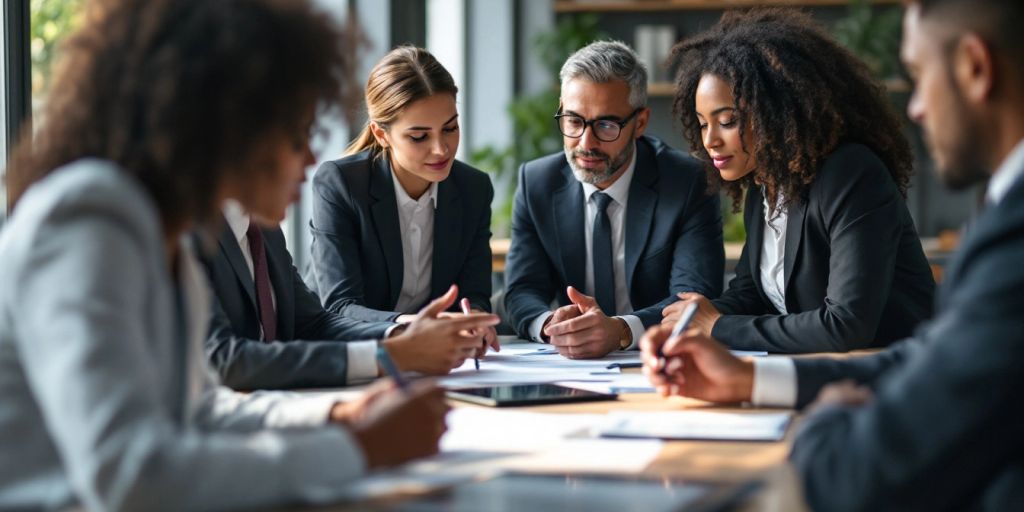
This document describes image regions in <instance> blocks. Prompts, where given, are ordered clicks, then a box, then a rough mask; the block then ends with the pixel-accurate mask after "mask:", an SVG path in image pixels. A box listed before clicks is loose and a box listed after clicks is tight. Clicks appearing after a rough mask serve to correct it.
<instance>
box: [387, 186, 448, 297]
mask: <svg viewBox="0 0 1024 512" xmlns="http://www.w3.org/2000/svg"><path fill="white" fill-rule="evenodd" d="M391 180H392V181H393V182H394V184H395V202H396V203H398V227H399V229H400V230H401V231H402V291H401V292H400V293H399V294H398V302H397V303H395V311H398V312H400V313H416V312H417V311H419V308H421V307H422V306H423V304H424V303H426V302H427V299H429V298H430V278H431V275H432V273H433V272H432V269H431V265H432V264H433V263H434V210H436V209H437V183H431V184H430V187H429V188H427V191H426V192H425V193H424V194H423V195H421V196H420V198H419V199H413V198H412V197H409V194H408V193H407V192H406V191H405V189H404V188H402V184H401V183H399V182H398V177H396V176H395V173H394V171H392V172H391Z"/></svg>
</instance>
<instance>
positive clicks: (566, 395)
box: [448, 384, 618, 407]
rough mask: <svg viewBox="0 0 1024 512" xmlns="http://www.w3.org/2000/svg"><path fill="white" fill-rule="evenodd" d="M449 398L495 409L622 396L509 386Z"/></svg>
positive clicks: (541, 386) (552, 387)
mask: <svg viewBox="0 0 1024 512" xmlns="http://www.w3.org/2000/svg"><path fill="white" fill-rule="evenodd" d="M448 397H449V398H452V399H455V400H463V401H466V402H472V403H474V404H480V405H489V406H491V407H511V406H517V405H540V404H559V403H565V402H592V401H597V400H615V399H616V398H618V395H614V394H605V393H596V392H594V391H585V390H582V389H573V388H567V387H565V386H556V385H554V384H509V385H501V386H488V387H480V388H466V389H453V390H451V391H448Z"/></svg>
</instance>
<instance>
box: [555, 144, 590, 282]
mask: <svg viewBox="0 0 1024 512" xmlns="http://www.w3.org/2000/svg"><path fill="white" fill-rule="evenodd" d="M562 172H563V173H569V178H568V180H567V183H566V185H565V186H564V187H562V188H560V189H558V190H556V191H555V192H554V194H553V195H552V199H554V202H553V203H552V205H551V208H552V209H553V210H554V214H555V225H556V226H557V237H558V253H559V256H560V257H561V260H562V272H563V274H564V275H565V279H566V281H568V283H569V284H570V285H572V286H573V287H575V288H576V289H578V290H580V291H585V289H586V288H585V286H586V282H587V280H586V258H587V248H586V238H585V236H584V233H583V230H584V229H586V228H585V226H586V223H585V222H584V215H586V214H587V209H586V207H585V205H584V204H583V186H582V185H580V183H579V182H578V181H576V178H574V177H573V176H572V171H570V170H569V164H568V163H566V164H565V167H564V168H563V169H562Z"/></svg>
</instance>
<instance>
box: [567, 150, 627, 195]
mask: <svg viewBox="0 0 1024 512" xmlns="http://www.w3.org/2000/svg"><path fill="white" fill-rule="evenodd" d="M635 150H636V143H633V144H630V145H628V146H626V148H625V149H623V150H622V152H621V153H619V154H618V155H616V157H615V158H614V159H613V158H610V157H608V156H607V155H605V154H603V153H588V152H585V151H580V152H578V153H577V152H575V151H573V150H571V149H568V148H566V149H565V159H566V161H568V162H569V167H570V168H572V174H573V176H575V177H576V180H577V181H579V182H580V183H587V184H589V185H595V186H596V185H598V184H600V183H604V182H606V181H608V180H609V179H611V177H612V176H613V175H615V172H616V171H618V170H619V169H621V168H622V166H623V165H626V163H627V162H629V159H630V158H633V152H634V151H635ZM576 155H583V156H587V157H591V158H593V157H602V158H604V159H605V162H608V165H606V166H605V168H604V170H601V171H594V170H591V169H584V168H582V167H579V166H577V165H576V158H575V157H576Z"/></svg>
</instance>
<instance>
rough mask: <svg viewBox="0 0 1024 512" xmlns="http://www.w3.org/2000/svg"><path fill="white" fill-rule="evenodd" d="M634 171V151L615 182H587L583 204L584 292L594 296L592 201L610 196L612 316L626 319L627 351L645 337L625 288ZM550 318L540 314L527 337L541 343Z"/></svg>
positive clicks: (595, 212) (593, 208) (641, 323)
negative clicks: (602, 185) (598, 196)
mask: <svg viewBox="0 0 1024 512" xmlns="http://www.w3.org/2000/svg"><path fill="white" fill-rule="evenodd" d="M635 168H636V149H635V148H634V151H633V158H632V159H631V160H630V161H629V164H628V165H627V166H626V171H625V172H623V173H622V176H619V179H617V180H615V183H612V184H611V186H610V187H608V188H606V189H604V190H600V189H598V188H597V187H595V186H594V185H591V184H589V183H584V184H583V198H584V204H586V208H587V210H586V213H585V215H584V217H585V218H586V223H585V224H584V229H583V231H584V241H585V245H586V248H587V254H586V260H587V261H586V267H587V268H586V283H585V289H584V290H581V291H582V292H583V293H585V294H587V295H589V296H591V297H593V296H594V246H593V239H594V216H595V215H596V214H597V204H596V203H595V202H594V201H593V197H594V193H595V192H604V193H605V194H608V196H609V197H611V199H612V201H611V202H610V203H609V204H608V208H607V210H606V212H607V213H608V219H609V220H610V221H611V228H612V254H613V255H614V260H613V262H612V265H613V266H614V270H615V314H616V316H617V318H621V319H623V320H625V322H626V324H627V325H628V326H629V330H630V331H631V332H632V337H633V339H632V343H631V344H630V346H629V349H630V350H632V349H635V348H636V347H637V342H638V341H639V340H640V337H641V336H643V334H644V324H643V322H641V321H640V318H639V317H637V316H636V315H631V314H629V313H632V312H633V303H632V301H631V300H630V298H629V289H628V288H627V287H626V207H627V204H628V203H629V186H630V184H631V183H633V170H634V169H635ZM551 315H552V313H551V312H547V313H544V314H542V315H539V316H538V317H537V318H535V319H534V320H533V322H531V323H530V337H531V339H533V340H535V341H540V340H542V339H543V338H541V336H540V334H541V328H543V327H544V322H546V321H547V319H548V317H550V316H551Z"/></svg>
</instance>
